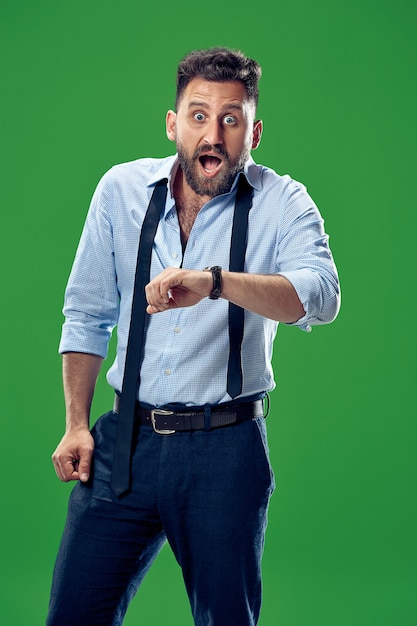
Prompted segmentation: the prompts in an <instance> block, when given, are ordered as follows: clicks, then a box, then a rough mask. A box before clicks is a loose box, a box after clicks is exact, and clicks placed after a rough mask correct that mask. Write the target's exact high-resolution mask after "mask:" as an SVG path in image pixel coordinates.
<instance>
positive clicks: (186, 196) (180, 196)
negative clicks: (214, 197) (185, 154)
mask: <svg viewBox="0 0 417 626" xmlns="http://www.w3.org/2000/svg"><path fill="white" fill-rule="evenodd" d="M173 191H174V199H175V203H176V205H177V207H181V209H183V210H191V211H192V212H193V213H195V212H196V211H199V210H200V209H201V207H202V206H204V205H205V204H206V202H208V201H209V200H211V196H200V195H199V194H197V193H195V191H194V190H193V189H191V187H190V185H189V184H188V183H187V181H186V180H185V177H184V174H183V172H182V169H181V167H178V170H177V173H176V175H175V180H174V187H173Z"/></svg>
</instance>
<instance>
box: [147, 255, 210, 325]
mask: <svg viewBox="0 0 417 626" xmlns="http://www.w3.org/2000/svg"><path fill="white" fill-rule="evenodd" d="M212 286H213V281H212V277H211V273H210V272H203V271H199V270H185V269H178V268H176V267H168V268H167V269H165V270H164V271H163V272H161V274H159V276H156V277H155V278H154V279H152V280H151V282H150V283H148V285H146V287H145V293H146V299H147V301H148V306H147V309H146V311H147V313H149V314H153V313H161V312H163V311H167V310H168V309H177V308H180V307H187V306H194V305H195V304H197V303H198V302H200V300H202V299H203V298H206V297H207V296H208V295H209V294H210V292H211V289H212Z"/></svg>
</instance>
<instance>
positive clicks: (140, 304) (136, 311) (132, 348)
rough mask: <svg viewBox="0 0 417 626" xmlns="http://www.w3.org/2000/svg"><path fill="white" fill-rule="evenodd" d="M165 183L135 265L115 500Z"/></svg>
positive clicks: (127, 453)
mask: <svg viewBox="0 0 417 626" xmlns="http://www.w3.org/2000/svg"><path fill="white" fill-rule="evenodd" d="M166 196H167V179H166V178H164V179H162V180H161V181H159V182H158V183H157V185H156V186H155V189H154V191H153V194H152V197H151V201H150V203H149V207H148V210H147V212H146V215H145V219H144V222H143V225H142V230H141V234H140V240H139V251H138V258H137V264H136V274H135V286H134V291H133V301H132V316H131V321H130V329H129V338H128V342H127V352H126V362H125V370H124V375H123V385H122V396H121V399H120V408H119V417H118V422H117V436H116V444H115V450H114V459H113V470H112V480H111V486H112V489H113V491H114V493H115V494H116V495H117V496H121V495H122V494H123V493H125V491H127V490H128V489H129V484H130V457H131V452H132V434H133V424H134V418H135V405H136V396H137V390H138V387H139V379H140V374H139V373H140V362H141V358H142V350H143V344H144V339H145V316H146V306H147V302H146V297H145V286H146V285H147V284H148V282H149V275H150V267H151V256H152V247H153V241H154V238H155V234H156V230H157V228H158V224H159V220H160V217H161V213H162V211H163V210H164V208H165V200H166Z"/></svg>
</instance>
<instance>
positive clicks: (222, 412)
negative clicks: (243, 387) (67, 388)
mask: <svg viewBox="0 0 417 626" xmlns="http://www.w3.org/2000/svg"><path fill="white" fill-rule="evenodd" d="M119 403H120V397H119V396H117V395H116V396H115V399H114V406H113V412H114V413H118V412H119ZM263 416H264V406H263V401H262V400H255V401H253V402H239V403H233V404H232V403H231V404H218V405H216V406H211V407H209V409H208V410H207V411H205V410H204V409H201V408H199V410H196V411H192V410H191V409H189V408H186V409H184V410H181V411H179V410H177V411H169V410H167V409H145V408H143V407H141V406H140V405H139V403H136V410H135V417H136V419H137V420H138V421H139V423H140V424H142V425H145V426H152V428H153V429H154V431H155V432H156V433H158V434H159V435H171V434H173V433H175V432H177V431H185V430H203V429H207V430H209V429H210V428H220V427H221V426H229V425H231V424H235V423H237V422H243V421H245V420H250V419H253V418H255V417H263Z"/></svg>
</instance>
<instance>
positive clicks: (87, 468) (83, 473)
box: [78, 450, 93, 483]
mask: <svg viewBox="0 0 417 626" xmlns="http://www.w3.org/2000/svg"><path fill="white" fill-rule="evenodd" d="M92 454H93V451H92V450H86V451H84V452H83V453H82V454H81V455H80V459H79V461H78V476H79V478H80V480H81V482H83V483H86V482H87V481H88V479H89V478H90V472H91V457H92Z"/></svg>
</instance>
